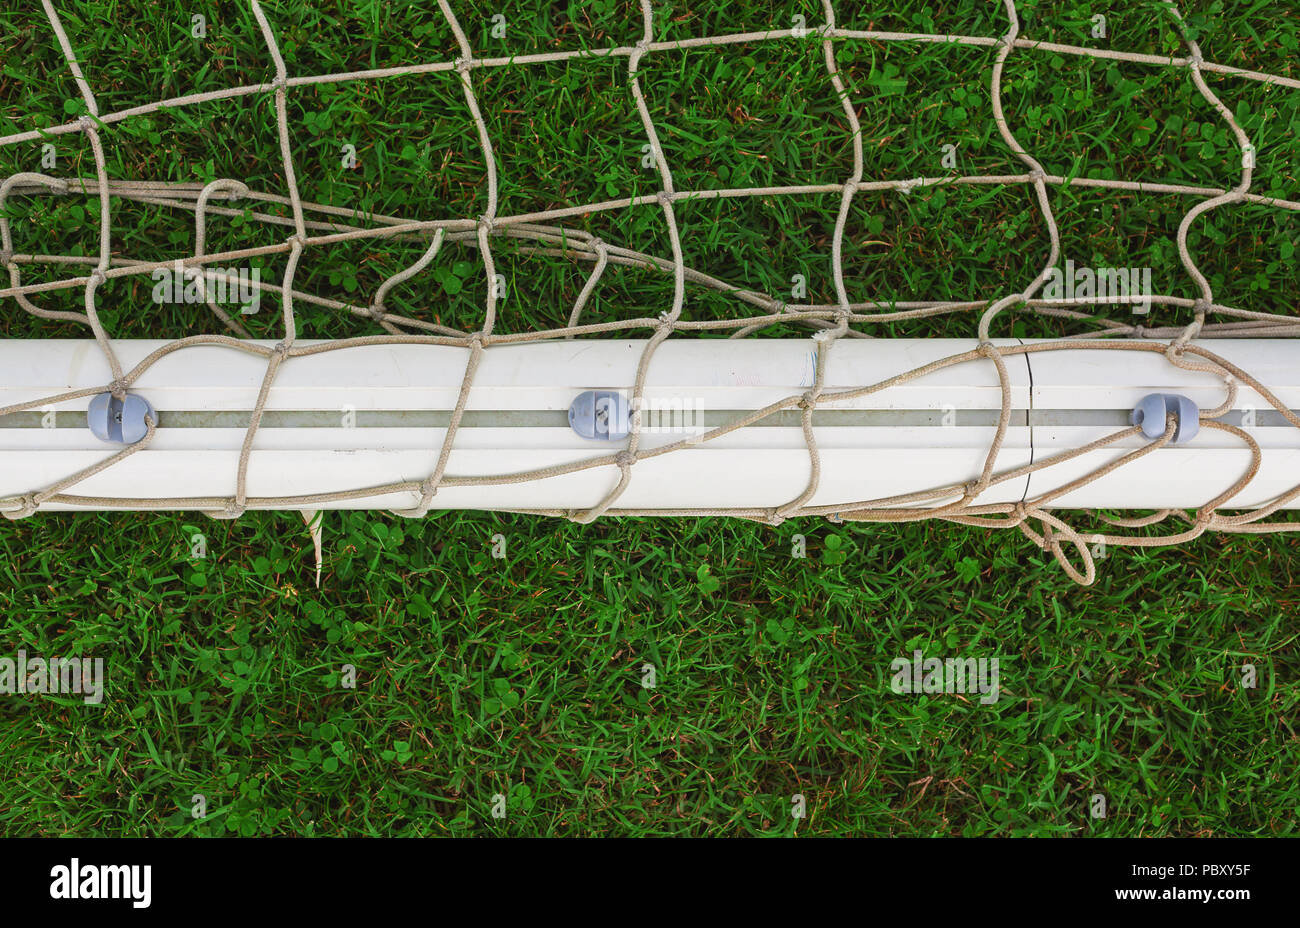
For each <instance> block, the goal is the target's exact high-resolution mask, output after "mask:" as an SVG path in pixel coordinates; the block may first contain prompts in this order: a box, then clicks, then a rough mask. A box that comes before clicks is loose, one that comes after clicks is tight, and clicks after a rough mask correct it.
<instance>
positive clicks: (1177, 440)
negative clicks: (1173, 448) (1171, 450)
mask: <svg viewBox="0 0 1300 928" xmlns="http://www.w3.org/2000/svg"><path fill="white" fill-rule="evenodd" d="M1171 412H1172V413H1173V414H1174V415H1175V416H1176V417H1177V420H1178V422H1177V425H1176V426H1175V428H1174V438H1173V443H1174V444H1175V445H1181V444H1185V443H1187V442H1189V441H1191V440H1192V439H1193V438H1195V437H1196V433H1197V432H1199V431H1200V430H1201V411H1200V409H1199V408H1197V406H1196V404H1195V403H1193V402H1192V401H1191V400H1189V399H1188V398H1187V397H1185V396H1181V395H1180V394H1177V393H1150V394H1147V395H1146V396H1144V397H1142V402H1140V403H1138V404H1137V406H1135V407H1134V408H1133V414H1132V415H1131V416H1129V418H1128V421H1129V423H1130V424H1131V425H1140V426H1142V434H1143V435H1145V436H1146V437H1147V438H1152V439H1155V438H1159V437H1160V436H1161V435H1163V434H1165V417H1166V416H1167V415H1168V414H1169V413H1171Z"/></svg>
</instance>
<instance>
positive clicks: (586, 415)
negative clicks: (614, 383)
mask: <svg viewBox="0 0 1300 928" xmlns="http://www.w3.org/2000/svg"><path fill="white" fill-rule="evenodd" d="M569 425H570V426H572V428H573V430H574V431H575V432H577V433H578V434H579V435H581V436H582V437H583V438H590V439H592V440H594V441H618V440H619V439H620V438H626V437H627V433H628V432H629V431H630V428H629V422H628V413H627V399H626V398H625V397H624V396H623V394H622V393H619V392H618V391H617V390H588V391H587V392H585V393H580V394H578V396H577V398H576V399H575V400H574V401H573V404H572V405H571V406H570V407H569Z"/></svg>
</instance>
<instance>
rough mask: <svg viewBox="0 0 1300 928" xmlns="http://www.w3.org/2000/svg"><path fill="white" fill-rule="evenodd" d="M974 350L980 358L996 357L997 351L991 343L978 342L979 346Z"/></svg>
mask: <svg viewBox="0 0 1300 928" xmlns="http://www.w3.org/2000/svg"><path fill="white" fill-rule="evenodd" d="M975 350H976V351H977V352H979V355H980V357H982V358H996V357H998V349H997V348H996V347H994V345H993V343H992V342H980V346H979V347H978V348H976V349H975Z"/></svg>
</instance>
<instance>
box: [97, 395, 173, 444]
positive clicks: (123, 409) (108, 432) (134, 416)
mask: <svg viewBox="0 0 1300 928" xmlns="http://www.w3.org/2000/svg"><path fill="white" fill-rule="evenodd" d="M146 417H147V418H149V419H151V420H153V423H154V425H157V424H158V414H157V413H156V412H154V410H153V406H151V405H149V401H148V400H147V399H145V398H144V397H143V396H136V395H135V394H134V393H128V394H127V395H126V398H125V399H121V400H119V399H118V398H117V397H115V396H113V394H111V393H101V394H99V395H98V396H96V397H95V398H94V399H93V400H91V401H90V408H89V409H87V410H86V425H87V426H89V428H90V431H91V432H92V433H93V434H94V436H95V437H96V438H98V439H99V440H100V441H113V442H117V443H119V444H123V445H134V444H135V443H136V442H138V441H139V440H140V439H142V438H144V437H145V435H147V434H149V426H148V424H147V423H146V422H145V418H146Z"/></svg>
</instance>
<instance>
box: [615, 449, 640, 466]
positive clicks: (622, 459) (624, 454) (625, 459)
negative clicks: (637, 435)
mask: <svg viewBox="0 0 1300 928" xmlns="http://www.w3.org/2000/svg"><path fill="white" fill-rule="evenodd" d="M614 463H615V464H617V465H618V466H619V467H631V466H632V465H633V464H635V463H636V455H635V454H633V453H632V452H631V451H620V452H619V453H618V454H616V455H614Z"/></svg>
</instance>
